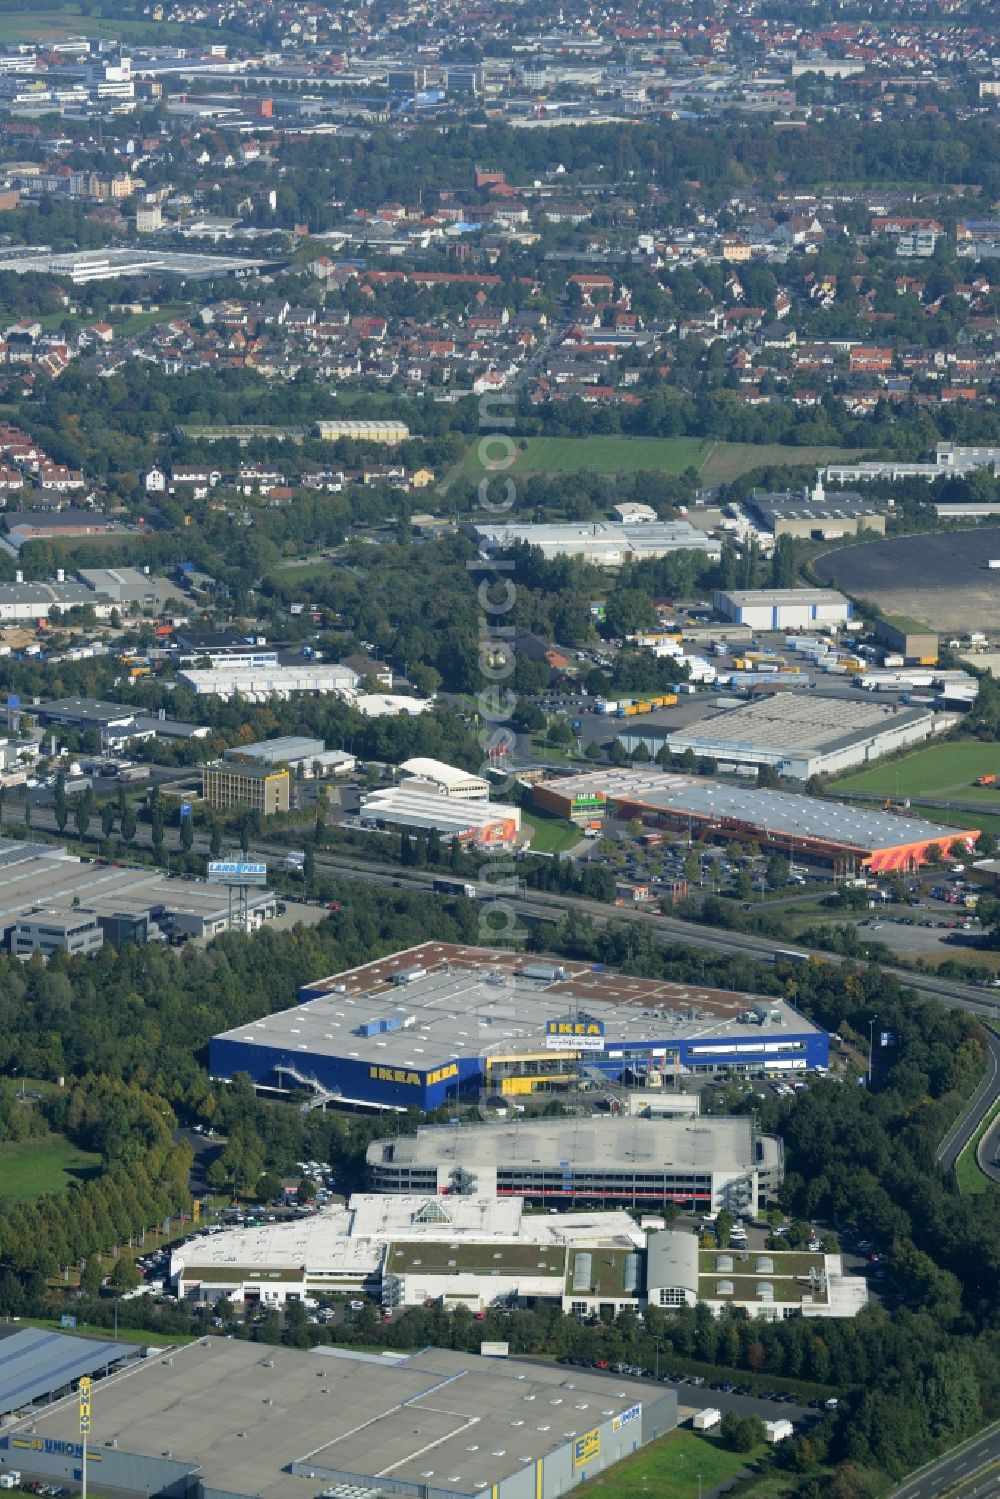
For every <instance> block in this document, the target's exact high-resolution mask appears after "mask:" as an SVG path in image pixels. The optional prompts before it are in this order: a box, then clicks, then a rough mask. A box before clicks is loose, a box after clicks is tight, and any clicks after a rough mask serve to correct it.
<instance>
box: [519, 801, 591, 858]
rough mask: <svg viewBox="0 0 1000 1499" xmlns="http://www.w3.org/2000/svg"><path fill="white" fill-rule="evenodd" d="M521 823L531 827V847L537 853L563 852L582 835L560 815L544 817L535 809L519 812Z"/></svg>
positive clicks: (567, 850) (573, 844)
mask: <svg viewBox="0 0 1000 1499" xmlns="http://www.w3.org/2000/svg"><path fill="white" fill-rule="evenodd" d="M521 824H522V826H523V827H525V828H530V829H531V847H532V849H533V850H534V852H535V853H539V854H565V853H568V852H569V850H570V849H571V848H576V845H577V844H578V843H579V842H580V839H581V838H582V837H583V834H582V832H581V831H580V829H579V828H578V827H576V826H575V825H574V824H573V823H571V822H566V821H564V819H563V818H561V817H546V816H545V815H544V814H543V813H541V812H539V811H537V810H535V811H532V812H524V811H522V813H521Z"/></svg>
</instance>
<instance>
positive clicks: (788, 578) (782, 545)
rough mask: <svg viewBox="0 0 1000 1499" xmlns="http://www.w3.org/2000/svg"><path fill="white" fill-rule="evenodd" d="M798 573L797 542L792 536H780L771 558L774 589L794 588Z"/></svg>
mask: <svg viewBox="0 0 1000 1499" xmlns="http://www.w3.org/2000/svg"><path fill="white" fill-rule="evenodd" d="M797 572H798V568H797V566H796V561H795V542H794V541H793V540H792V538H791V537H790V536H787V535H785V536H779V537H778V539H777V541H776V542H775V544H774V554H773V556H772V558H771V586H772V588H794V587H795V579H796V574H797Z"/></svg>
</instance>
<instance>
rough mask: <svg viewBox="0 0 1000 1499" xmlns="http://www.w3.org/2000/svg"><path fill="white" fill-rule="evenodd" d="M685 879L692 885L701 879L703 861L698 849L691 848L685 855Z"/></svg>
mask: <svg viewBox="0 0 1000 1499" xmlns="http://www.w3.org/2000/svg"><path fill="white" fill-rule="evenodd" d="M684 878H685V879H686V880H689V881H690V882H691V883H694V882H695V881H696V880H700V879H701V860H700V859H699V857H698V851H697V849H694V848H689V849H688V851H687V853H686V854H685V855H684Z"/></svg>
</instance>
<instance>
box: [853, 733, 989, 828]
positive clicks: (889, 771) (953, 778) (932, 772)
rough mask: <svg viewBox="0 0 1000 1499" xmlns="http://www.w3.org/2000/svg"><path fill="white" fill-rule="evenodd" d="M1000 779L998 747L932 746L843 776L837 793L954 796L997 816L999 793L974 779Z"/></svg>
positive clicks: (968, 745)
mask: <svg viewBox="0 0 1000 1499" xmlns="http://www.w3.org/2000/svg"><path fill="white" fill-rule="evenodd" d="M991 772H992V773H993V774H995V775H996V776H997V777H998V778H1000V745H996V744H980V743H979V742H978V741H972V740H970V741H969V742H968V743H960V744H931V745H928V746H927V748H926V749H919V750H916V751H914V753H913V754H912V755H905V756H904V757H903V758H902V759H901V760H894V761H891V762H890V763H888V764H886V765H875V766H873V767H872V769H871V770H861V771H858V772H856V773H855V774H854V775H849V776H844V778H843V779H842V780H839V781H837V782H836V789H837V790H838V791H871V792H875V793H876V794H877V795H879V796H893V797H894V796H897V795H898V796H911V797H916V796H935V797H948V796H954V797H956V798H957V799H958V800H959V801H973V802H980V801H981V802H983V803H984V804H985V805H986V806H988V807H993V808H995V809H996V810H997V812H998V813H1000V791H997V790H996V789H995V788H994V787H990V786H976V785H974V784H973V783H974V781H975V779H976V777H977V776H981V775H987V774H989V773H991Z"/></svg>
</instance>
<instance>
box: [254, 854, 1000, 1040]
mask: <svg viewBox="0 0 1000 1499" xmlns="http://www.w3.org/2000/svg"><path fill="white" fill-rule="evenodd" d="M254 851H255V852H258V853H268V852H272V853H274V854H279V853H281V852H282V850H281V849H279V848H277V847H274V848H269V846H268V845H265V844H258V845H257V846H256V848H255V850H254ZM316 868H317V870H318V871H321V872H322V873H326V874H332V875H337V876H339V877H341V878H344V879H355V880H356V879H363V880H364V881H365V882H366V883H370V884H383V885H393V886H398V887H399V888H401V889H409V890H422V891H427V890H429V889H430V888H431V885H432V883H433V880H434V878H435V874H434V873H433V872H431V871H424V870H414V869H404V868H401V867H400V866H398V865H394V864H378V863H375V862H373V861H371V860H358V859H350V860H348V859H345V858H343V857H338V856H337V855H333V854H320V855H318V856H317V859H316ZM445 873H447V871H445ZM501 895H502V898H503V899H504V900H510V901H511V902H513V903H514V904H515V906H516V910H517V911H518V912H519V913H520V914H521V915H522V916H524V917H525V919H529V920H530V919H535V920H543V921H554V920H557V919H558V918H559V917H560V916H563V915H565V914H566V912H567V911H569V910H575V911H579V912H580V913H581V914H584V915H586V916H589V917H590V918H591V919H592V920H593V922H594V924H595V926H601V925H604V924H605V923H607V922H608V921H615V920H621V919H622V918H623V917H626V918H627V919H628V920H633V921H639V922H643V923H649V924H651V925H652V927H653V930H654V931H655V932H656V934H657V935H658V936H660V937H662V938H663V939H664V940H665V941H669V942H677V943H682V944H684V945H685V946H687V947H695V948H699V949H703V950H705V951H708V952H713V953H732V954H736V955H739V956H741V957H747V958H753V959H754V960H756V961H758V962H762V963H773V962H774V960H775V956H776V954H781V953H783V952H788V951H790V950H794V951H795V952H796V953H804V954H806V955H808V956H810V957H815V958H817V959H818V960H819V961H821V962H824V963H845V962H854V961H856V960H855V959H848V958H843V957H841V956H840V955H839V954H837V953H827V952H819V951H816V950H813V949H811V948H806V947H802V946H801V945H797V946H796V947H795V948H794V949H790V947H789V944H788V942H787V941H782V940H780V939H775V938H773V937H766V936H761V935H759V934H757V933H751V932H730V931H721V930H719V929H718V928H716V927H707V926H698V925H697V924H696V923H694V922H690V921H681V920H680V919H679V918H678V917H676V916H661V915H659V914H658V913H657V912H653V911H642V910H635V911H632V910H629V911H628V912H627V913H626V912H625V911H623V910H622V909H621V908H620V907H616V906H608V905H605V904H604V903H603V902H601V901H595V900H587V899H586V898H585V897H583V896H577V895H560V894H556V893H554V892H551V891H547V890H546V891H543V890H526V891H523V892H521V893H518V894H517V895H516V896H515V895H509V896H508V895H506V894H503V893H502V892H501ZM883 972H885V973H887V974H892V975H893V977H895V978H896V979H898V981H899V983H900V984H906V985H908V986H909V987H910V988H912V989H915V990H917V992H918V993H921V994H926V995H929V996H932V997H934V998H936V999H939V1000H940V1001H941V1003H942V1004H944V1005H947V1006H948V1007H949V1008H950V1009H962V1010H968V1011H969V1012H970V1013H971V1014H974V1015H980V1016H985V1017H987V1018H991V1017H994V1016H995V1015H996V1012H997V1000H996V999H995V998H994V997H992V996H989V995H986V994H984V992H983V991H982V990H981V989H976V988H975V987H974V986H973V985H971V984H961V983H957V982H955V981H953V980H951V979H942V978H938V977H936V976H935V975H932V974H923V973H911V972H910V971H909V970H907V969H905V968H893V967H891V966H888V965H883Z"/></svg>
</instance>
